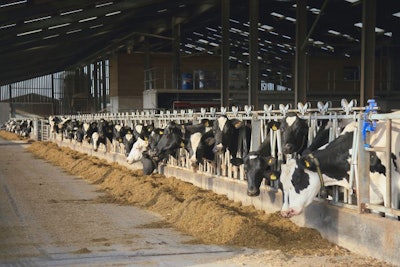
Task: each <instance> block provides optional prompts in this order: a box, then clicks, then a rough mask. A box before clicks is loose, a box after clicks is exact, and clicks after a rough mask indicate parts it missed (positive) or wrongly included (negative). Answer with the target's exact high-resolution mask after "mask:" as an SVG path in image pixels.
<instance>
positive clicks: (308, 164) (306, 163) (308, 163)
mask: <svg viewBox="0 0 400 267" xmlns="http://www.w3.org/2000/svg"><path fill="white" fill-rule="evenodd" d="M304 164H305V166H306V168H307V169H308V168H310V166H311V164H310V162H308V161H307V160H304Z"/></svg>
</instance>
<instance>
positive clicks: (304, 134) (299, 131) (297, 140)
mask: <svg viewBox="0 0 400 267" xmlns="http://www.w3.org/2000/svg"><path fill="white" fill-rule="evenodd" d="M308 128H309V127H308V124H307V121H306V120H305V119H302V118H300V117H299V116H297V114H295V113H288V115H287V116H286V117H285V118H283V119H282V120H280V125H279V129H280V131H281V135H282V153H283V154H284V155H288V154H294V153H296V154H301V153H302V152H303V150H304V149H306V147H307V142H308Z"/></svg>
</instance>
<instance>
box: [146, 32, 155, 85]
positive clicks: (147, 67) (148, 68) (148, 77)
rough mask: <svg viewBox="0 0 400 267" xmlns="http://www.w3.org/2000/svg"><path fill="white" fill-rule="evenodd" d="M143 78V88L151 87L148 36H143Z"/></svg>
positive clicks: (151, 72) (151, 74)
mask: <svg viewBox="0 0 400 267" xmlns="http://www.w3.org/2000/svg"><path fill="white" fill-rule="evenodd" d="M144 49H145V51H144V70H145V72H144V79H145V85H144V89H145V90H147V89H153V87H154V86H153V82H152V80H153V71H152V70H150V68H151V56H150V43H149V38H148V37H145V41H144Z"/></svg>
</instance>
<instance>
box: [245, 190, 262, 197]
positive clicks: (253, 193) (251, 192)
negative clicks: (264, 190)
mask: <svg viewBox="0 0 400 267" xmlns="http://www.w3.org/2000/svg"><path fill="white" fill-rule="evenodd" d="M247 195H248V196H249V197H256V196H259V195H260V191H259V190H257V189H254V190H247Z"/></svg>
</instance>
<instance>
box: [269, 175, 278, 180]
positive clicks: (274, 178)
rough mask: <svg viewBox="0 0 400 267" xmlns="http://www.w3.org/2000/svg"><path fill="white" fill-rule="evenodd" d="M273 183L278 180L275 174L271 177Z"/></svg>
mask: <svg viewBox="0 0 400 267" xmlns="http://www.w3.org/2000/svg"><path fill="white" fill-rule="evenodd" d="M269 178H270V179H271V180H272V181H275V180H276V178H277V177H276V175H275V174H271V176H270V177H269Z"/></svg>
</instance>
